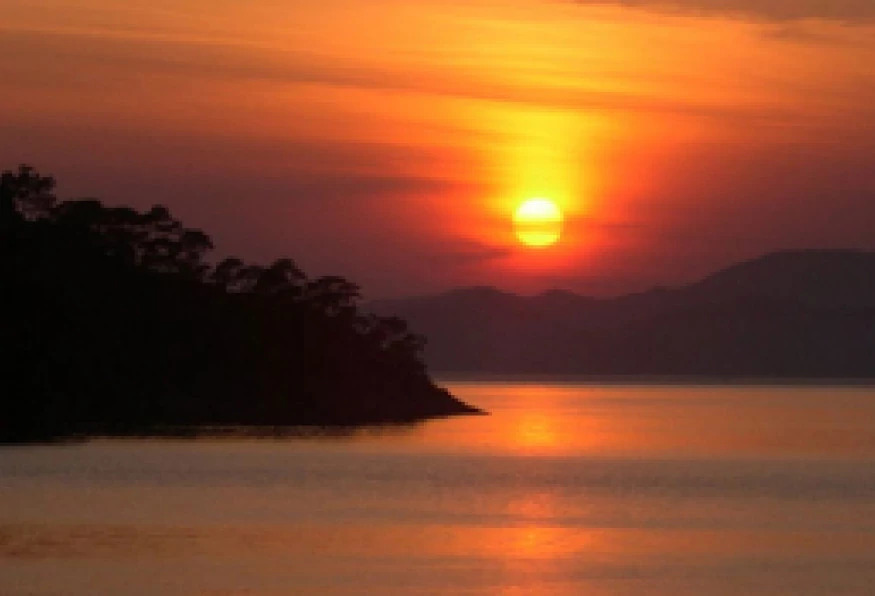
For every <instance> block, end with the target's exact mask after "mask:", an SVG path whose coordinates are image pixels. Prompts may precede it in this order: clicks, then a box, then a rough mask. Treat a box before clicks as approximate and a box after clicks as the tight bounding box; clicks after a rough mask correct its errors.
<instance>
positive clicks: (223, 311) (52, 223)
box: [0, 166, 475, 441]
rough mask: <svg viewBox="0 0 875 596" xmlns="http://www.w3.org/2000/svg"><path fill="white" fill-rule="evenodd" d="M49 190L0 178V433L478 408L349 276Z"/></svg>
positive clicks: (32, 177) (30, 176) (379, 418)
mask: <svg viewBox="0 0 875 596" xmlns="http://www.w3.org/2000/svg"><path fill="white" fill-rule="evenodd" d="M54 187H55V182H54V179H52V178H50V177H45V176H41V175H40V174H39V173H38V172H37V171H36V170H34V169H33V168H31V167H29V166H20V167H19V168H18V170H17V171H16V172H12V171H6V172H3V173H2V175H0V211H2V220H0V222H2V223H0V225H2V232H3V239H4V251H3V255H2V257H0V258H2V261H3V276H4V279H5V283H6V284H7V285H6V286H5V287H6V288H9V290H8V291H5V292H4V293H5V294H6V297H7V304H6V305H5V308H4V311H3V318H4V321H3V322H2V323H3V330H4V334H5V335H6V337H5V338H4V344H6V345H9V346H14V351H13V355H12V356H11V357H10V358H8V359H7V360H6V362H5V363H4V364H5V365H6V366H5V368H6V369H7V371H6V372H4V373H3V376H4V380H5V381H6V387H8V388H9V390H7V391H4V392H3V397H2V398H0V441H4V440H5V441H17V440H28V439H46V438H52V437H59V436H69V435H92V434H129V433H154V432H166V429H168V428H170V429H172V428H179V427H195V428H198V427H204V426H215V425H240V424H243V425H270V426H277V425H290V424H363V423H378V422H390V421H412V420H418V419H422V418H425V417H429V416H435V415H446V414H453V413H465V412H472V411H475V410H474V409H473V408H471V407H470V406H467V405H465V404H463V403H461V402H459V401H458V400H456V399H455V398H453V397H452V396H450V395H449V394H448V393H446V392H445V391H443V390H441V389H439V388H437V387H436V386H435V385H434V383H433V382H432V381H431V380H430V379H429V378H428V375H427V374H426V371H425V366H424V365H423V363H422V358H421V351H422V347H423V345H424V340H423V339H422V338H421V337H419V336H417V335H415V334H413V333H411V332H410V331H409V330H408V329H407V325H406V324H405V323H404V321H402V320H400V319H397V318H394V317H388V318H386V317H375V316H372V315H368V314H366V313H362V312H360V310H359V300H360V296H361V293H360V288H359V287H358V286H357V285H356V284H354V283H352V282H350V281H349V280H346V279H344V278H343V277H339V276H322V277H317V278H314V279H310V278H308V277H307V276H306V274H305V273H304V272H303V271H301V270H300V269H299V268H298V267H297V265H296V264H295V263H294V261H292V260H291V259H278V260H276V261H274V262H273V263H272V264H270V265H268V266H261V265H257V264H247V263H244V262H243V261H242V260H240V259H238V258H234V257H230V258H226V259H224V260H220V261H219V262H218V263H217V264H215V265H211V264H210V261H209V254H210V251H211V250H212V249H213V243H212V241H211V239H210V238H209V236H208V235H207V234H205V233H204V232H203V231H201V230H198V229H195V228H188V227H185V226H184V225H183V224H182V222H180V221H179V220H177V219H175V218H174V217H173V216H172V214H171V213H170V211H169V210H168V209H167V208H166V207H164V206H161V205H156V206H154V207H152V208H151V209H149V210H148V211H145V212H139V211H137V210H135V209H132V208H129V207H108V206H106V205H104V204H102V203H101V202H100V201H98V200H96V199H84V200H74V201H64V202H60V203H58V202H57V201H56V199H55V196H54V194H53V190H54ZM162 429H164V430H162Z"/></svg>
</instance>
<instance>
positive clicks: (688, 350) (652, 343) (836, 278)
mask: <svg viewBox="0 0 875 596" xmlns="http://www.w3.org/2000/svg"><path fill="white" fill-rule="evenodd" d="M369 306H370V308H371V309H372V310H374V311H375V312H378V313H386V314H388V313H391V314H395V315H398V316H400V317H402V318H405V319H407V320H408V322H409V323H410V325H411V327H412V329H413V330H414V331H416V332H418V333H421V334H423V335H425V336H426V338H427V339H428V345H427V348H426V359H427V362H428V364H429V366H430V367H431V369H432V370H436V371H447V372H450V371H452V372H472V373H473V372H489V373H550V374H591V375H669V376H676V375H678V376H680V375H683V376H687V375H693V376H717V377H777V378H788V377H794V378H819V377H832V378H835V377H846V378H873V377H875V253H872V252H859V251H850V250H803V251H785V252H777V253H772V254H768V255H765V256H763V257H760V258H757V259H754V260H751V261H745V262H742V263H739V264H737V265H734V266H732V267H729V268H727V269H724V270H722V271H719V272H717V273H715V274H713V275H711V276H709V277H706V278H705V279H703V280H701V281H699V282H697V283H693V284H690V285H687V286H683V287H678V288H671V289H668V288H658V289H654V290H651V291H648V292H643V293H639V294H631V295H627V296H621V297H617V298H591V297H586V296H580V295H577V294H574V293H572V292H566V291H562V290H552V291H549V292H545V293H543V294H540V295H537V296H532V297H524V296H518V295H514V294H509V293H505V292H502V291H500V290H497V289H495V288H491V287H473V288H464V289H458V290H453V291H450V292H447V293H445V294H440V295H435V296H423V297H416V298H408V299H399V300H385V301H379V302H374V303H371V304H370V305H369Z"/></svg>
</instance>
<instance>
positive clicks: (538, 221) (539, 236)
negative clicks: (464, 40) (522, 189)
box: [513, 198, 564, 248]
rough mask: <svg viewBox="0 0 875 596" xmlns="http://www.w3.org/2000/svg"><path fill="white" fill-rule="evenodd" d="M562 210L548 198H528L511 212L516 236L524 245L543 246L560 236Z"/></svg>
mask: <svg viewBox="0 0 875 596" xmlns="http://www.w3.org/2000/svg"><path fill="white" fill-rule="evenodd" d="M563 220H564V217H563V216H562V210H561V209H559V206H558V205H557V204H556V203H555V202H553V201H551V200H550V199H542V198H537V199H528V200H527V201H523V203H522V204H521V205H520V206H519V207H517V210H516V211H515V212H514V214H513V226H514V231H515V232H516V236H517V238H518V239H519V241H520V242H522V243H523V244H525V245H526V246H532V247H535V248H544V247H547V246H552V245H553V244H556V243H557V242H559V238H560V237H561V236H562V222H563Z"/></svg>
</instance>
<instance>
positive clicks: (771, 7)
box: [573, 0, 875, 24]
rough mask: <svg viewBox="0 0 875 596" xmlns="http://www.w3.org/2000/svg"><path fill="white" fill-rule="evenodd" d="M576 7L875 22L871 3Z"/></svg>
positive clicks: (763, 0)
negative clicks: (627, 7) (621, 7)
mask: <svg viewBox="0 0 875 596" xmlns="http://www.w3.org/2000/svg"><path fill="white" fill-rule="evenodd" d="M573 1H574V2H576V3H577V4H590V5H605V4H618V5H621V6H629V7H635V8H645V9H653V10H658V11H663V12H665V11H668V12H685V13H694V14H700V15H728V16H736V17H743V18H747V19H752V20H758V21H795V20H801V19H824V20H830V21H840V22H843V23H848V24H854V23H872V22H875V2H873V1H872V0H573Z"/></svg>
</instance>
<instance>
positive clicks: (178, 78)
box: [0, 0, 875, 298]
mask: <svg viewBox="0 0 875 596" xmlns="http://www.w3.org/2000/svg"><path fill="white" fill-rule="evenodd" d="M2 14H3V17H2V19H0V98H2V99H0V169H8V168H13V167H15V166H16V165H17V164H18V163H20V162H26V163H30V164H32V165H34V166H36V167H37V168H38V169H39V170H40V171H41V172H43V173H47V174H53V175H54V176H56V177H57V178H58V180H59V188H58V194H59V195H60V196H61V197H62V198H72V197H81V196H96V197H99V198H101V199H103V200H104V201H106V202H107V203H110V204H131V205H134V206H137V207H147V206H149V205H151V204H154V203H162V204H166V205H168V206H169V207H170V208H171V209H172V210H173V211H174V212H175V213H176V214H177V215H178V216H179V217H180V218H181V219H183V221H185V223H186V224H188V225H191V226H196V227H201V228H203V229H205V230H206V231H207V232H209V233H210V234H211V235H212V236H213V238H214V240H215V242H216V245H217V256H224V255H228V254H234V255H237V256H241V257H243V258H246V259H251V260H258V261H267V260H271V259H274V258H277V257H280V256H291V257H292V258H294V259H295V260H296V261H297V262H298V263H299V264H300V265H301V266H302V267H303V268H304V269H305V270H306V271H308V272H309V273H311V274H314V275H319V274H329V273H331V274H341V275H346V276H348V277H350V278H352V279H353V280H355V281H357V282H359V283H360V284H361V285H362V286H363V288H364V291H365V293H366V295H367V297H371V298H378V297H385V296H400V295H409V294H421V293H428V292H434V291H441V290H446V289H449V288H452V287H457V286H468V285H495V286H497V287H500V288H503V289H506V290H511V291H518V292H524V293H534V292H539V291H543V290H546V289H549V288H557V287H559V288H566V289H571V290H574V291H578V292H581V293H585V294H593V295H611V294H618V293H624V292H629V291H637V290H642V289H647V288H649V287H651V286H653V285H656V284H669V285H671V284H680V283H684V282H687V281H692V280H694V279H696V278H697V277H700V276H702V275H704V274H706V273H709V272H711V271H713V270H715V269H718V268H720V267H723V266H726V265H728V264H731V263H733V262H735V261H738V260H741V259H745V258H750V257H754V256H758V255H759V254H762V253H764V252H767V251H771V250H775V249H782V248H802V247H851V248H867V249H873V248H875V2H873V1H872V0H662V1H657V0H652V1H651V0H616V1H613V2H612V1H610V0H604V1H600V2H595V1H592V2H590V1H585V0H582V1H576V2H574V1H549V0H465V1H462V0H440V1H438V0H417V1H415V2H414V1H410V0H369V1H364V0H322V1H320V2H310V1H304V0H282V1H280V0H249V1H247V2H241V1H239V0H234V1H231V0H209V1H207V0H173V1H170V0H149V1H148V2H146V1H145V0H126V1H124V2H122V1H120V0H113V1H110V0H75V1H74V0H29V1H28V0H6V1H5V2H3V8H2ZM532 197H545V198H549V199H551V200H553V201H555V203H556V204H558V205H559V206H560V207H561V208H562V210H563V211H564V214H565V222H564V230H563V234H562V237H561V240H560V241H559V242H558V243H557V244H555V245H552V246H550V247H546V248H531V247H525V246H523V245H521V244H520V243H519V242H518V241H517V238H516V236H515V235H514V230H513V226H512V218H513V214H514V211H515V210H516V209H517V207H518V206H519V205H520V204H521V203H522V202H523V201H524V200H525V199H528V198H532Z"/></svg>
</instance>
